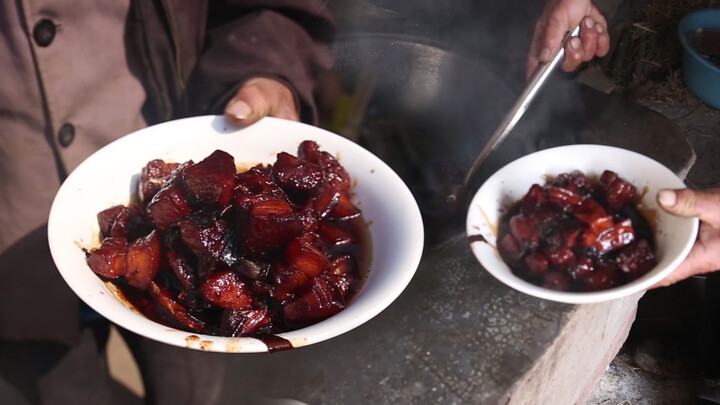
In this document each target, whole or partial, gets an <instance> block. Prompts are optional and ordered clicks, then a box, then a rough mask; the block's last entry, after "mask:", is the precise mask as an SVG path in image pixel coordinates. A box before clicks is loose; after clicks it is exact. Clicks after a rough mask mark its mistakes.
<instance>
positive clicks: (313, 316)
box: [283, 277, 345, 325]
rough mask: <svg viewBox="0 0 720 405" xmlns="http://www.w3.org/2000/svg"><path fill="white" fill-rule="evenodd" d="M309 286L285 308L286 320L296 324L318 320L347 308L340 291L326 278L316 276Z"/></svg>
mask: <svg viewBox="0 0 720 405" xmlns="http://www.w3.org/2000/svg"><path fill="white" fill-rule="evenodd" d="M309 286H310V288H308V289H306V290H305V291H303V292H302V293H300V294H298V296H297V298H295V299H294V300H293V301H292V302H290V303H289V304H287V305H285V307H284V308H283V316H284V317H285V321H286V322H288V323H290V324H296V325H302V324H307V323H311V322H317V321H321V320H323V319H327V318H329V317H331V316H333V315H335V314H337V313H338V312H340V311H342V310H343V309H345V303H344V302H343V301H344V300H343V298H342V295H341V294H340V291H338V289H337V287H335V285H333V283H332V282H330V281H329V280H327V279H326V278H324V277H316V278H314V279H313V280H311V282H310V284H309Z"/></svg>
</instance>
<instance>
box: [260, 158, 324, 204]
mask: <svg viewBox="0 0 720 405" xmlns="http://www.w3.org/2000/svg"><path fill="white" fill-rule="evenodd" d="M272 176H273V179H274V180H275V182H276V183H277V184H278V185H279V186H280V187H281V188H282V189H283V190H285V192H286V193H288V195H289V196H291V198H294V199H296V200H302V199H303V198H304V197H308V196H312V195H314V194H315V192H316V191H317V188H318V187H319V186H320V184H321V183H322V182H323V180H324V179H325V174H324V173H323V171H322V169H321V168H320V167H319V166H317V165H315V164H312V163H310V162H308V161H305V160H302V159H298V158H297V157H295V156H293V155H291V154H289V153H286V152H280V153H278V155H277V160H276V161H275V164H274V165H273V169H272Z"/></svg>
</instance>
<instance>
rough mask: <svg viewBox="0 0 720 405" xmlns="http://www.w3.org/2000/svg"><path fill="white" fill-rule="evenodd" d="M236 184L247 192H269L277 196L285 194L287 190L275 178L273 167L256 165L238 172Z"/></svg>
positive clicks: (240, 189) (242, 190) (243, 191)
mask: <svg viewBox="0 0 720 405" xmlns="http://www.w3.org/2000/svg"><path fill="white" fill-rule="evenodd" d="M235 186H236V188H237V189H238V190H239V191H240V192H242V193H245V194H269V195H273V196H277V197H280V196H284V195H285V192H284V191H282V189H281V188H280V186H278V185H277V183H275V180H273V178H272V175H271V169H267V168H264V167H262V166H255V167H252V168H250V170H247V171H245V172H242V173H238V174H236V175H235Z"/></svg>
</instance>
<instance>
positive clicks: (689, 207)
mask: <svg viewBox="0 0 720 405" xmlns="http://www.w3.org/2000/svg"><path fill="white" fill-rule="evenodd" d="M657 201H658V203H659V204H660V207H662V208H663V209H664V210H665V211H667V212H669V213H670V214H673V215H677V216H681V217H698V218H700V220H701V221H703V222H705V223H707V224H709V225H710V226H712V227H713V228H720V189H712V190H706V191H694V190H690V189H687V188H684V189H677V190H669V189H664V190H660V191H659V192H658V195H657Z"/></svg>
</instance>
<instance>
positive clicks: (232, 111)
mask: <svg viewBox="0 0 720 405" xmlns="http://www.w3.org/2000/svg"><path fill="white" fill-rule="evenodd" d="M225 112H226V113H227V114H229V115H232V116H233V117H235V118H237V119H239V120H244V119H246V118H247V117H249V116H250V115H251V114H252V109H251V108H250V106H249V105H248V103H246V102H244V101H242V100H235V101H234V102H233V103H232V104H230V105H229V106H228V107H227V110H225Z"/></svg>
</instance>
